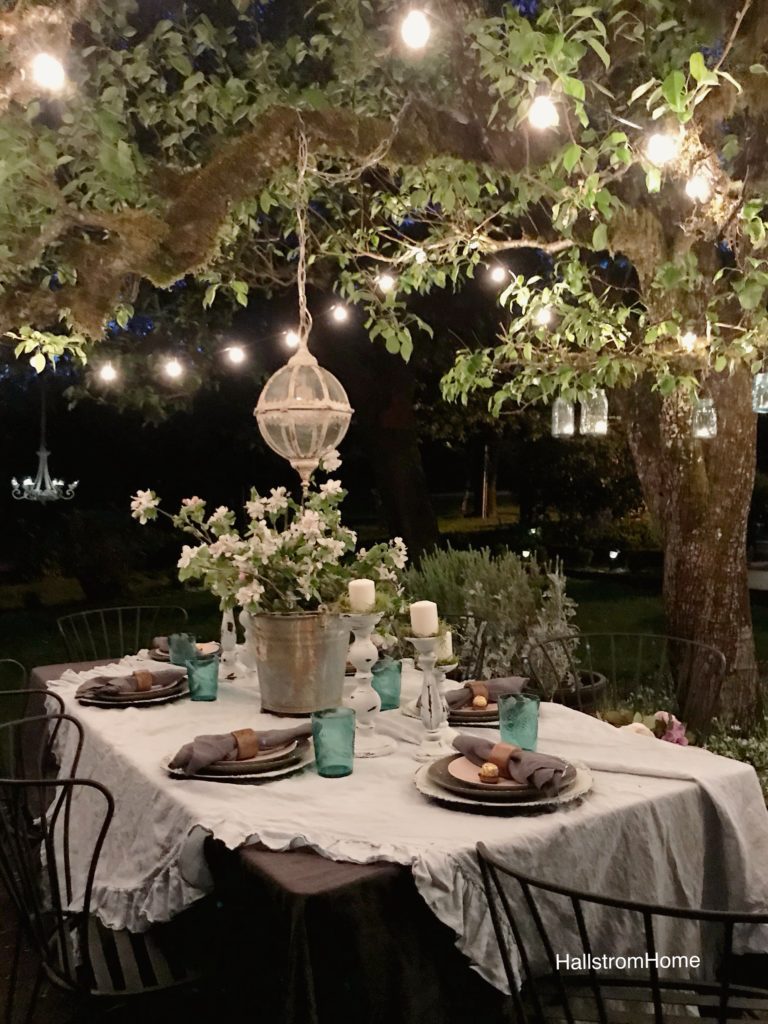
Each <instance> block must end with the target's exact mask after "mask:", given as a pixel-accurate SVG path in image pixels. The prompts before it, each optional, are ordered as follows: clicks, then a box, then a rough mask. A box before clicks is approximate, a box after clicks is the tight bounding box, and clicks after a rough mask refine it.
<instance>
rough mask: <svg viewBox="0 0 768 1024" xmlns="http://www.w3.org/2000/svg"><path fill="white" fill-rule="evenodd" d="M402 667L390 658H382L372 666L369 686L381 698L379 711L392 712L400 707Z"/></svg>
mask: <svg viewBox="0 0 768 1024" xmlns="http://www.w3.org/2000/svg"><path fill="white" fill-rule="evenodd" d="M402 671H403V666H402V665H401V664H400V662H399V661H394V660H393V659H392V658H382V659H381V661H377V662H376V664H375V665H374V666H373V678H372V679H371V686H372V687H373V688H374V690H375V691H376V693H378V695H379V697H381V710H382V711H394V710H395V708H399V707H400V687H401V685H402Z"/></svg>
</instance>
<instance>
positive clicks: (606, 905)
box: [477, 843, 768, 1024]
mask: <svg viewBox="0 0 768 1024" xmlns="http://www.w3.org/2000/svg"><path fill="white" fill-rule="evenodd" d="M477 856H478V860H479V862H480V870H481V872H482V876H483V885H484V887H485V895H486V899H487V900H488V907H489V909H490V913H491V919H492V921H493V928H494V931H495V933H496V939H497V941H498V944H499V949H500V952H501V958H502V961H503V963H504V970H505V973H506V976H507V980H508V982H509V988H510V993H511V1002H512V1006H513V1009H514V1012H515V1018H516V1021H517V1024H529V1022H535V1024H542V1022H544V1021H565V1022H567V1024H576V1022H581V1021H585V1022H586V1021H598V1022H599V1024H614V1022H615V1024H635V1022H637V1024H641V1022H646V1024H651V1022H653V1024H670V1021H678V1020H680V1019H681V1017H682V1016H686V1015H687V1016H696V1015H700V1016H702V1017H704V1018H706V1019H715V1020H717V1021H718V1024H725V1022H726V1021H731V1020H737V1019H739V1020H741V1019H743V1018H747V1019H750V1020H754V1019H758V1020H762V1021H765V1020H768V988H762V987H760V988H757V987H754V986H752V985H749V986H747V985H744V984H741V983H740V982H739V981H738V979H737V971H738V967H737V960H738V957H735V956H734V939H735V937H736V932H737V929H739V928H743V929H744V931H745V932H746V931H748V930H749V929H751V928H754V927H755V926H756V925H767V924H768V913H766V914H754V913H752V914H750V913H732V912H731V911H718V910H700V909H688V908H683V907H664V906H654V905H653V904H646V903H636V902H633V901H630V900H621V899H616V898H614V897H610V896H600V895H597V894H594V893H584V892H578V891H577V890H575V889H569V888H566V887H564V886H560V885H553V884H550V883H548V882H542V881H539V880H536V879H533V878H530V877H528V876H527V875H524V874H521V873H520V872H519V871H515V870H514V869H512V868H510V867H508V866H507V865H505V864H502V863H501V862H500V861H499V860H498V859H496V858H495V857H494V856H492V855H491V854H490V853H489V851H488V849H487V847H486V846H485V845H484V844H483V843H479V844H478V846H477ZM607 918H609V920H610V926H609V928H608V931H609V932H611V933H613V934H619V933H620V927H621V926H622V925H623V926H624V928H625V929H628V930H629V929H631V934H632V935H634V936H636V940H635V941H636V945H635V946H634V948H633V949H632V950H631V952H629V951H627V950H626V949H609V950H606V949H604V948H601V945H600V937H599V935H598V931H600V932H603V931H604V930H605V928H606V919H607ZM599 921H601V922H602V924H601V925H599V924H598V922H599ZM673 930H674V934H675V935H677V936H679V935H680V934H681V933H685V935H686V946H687V950H688V951H690V954H693V951H694V950H695V951H698V952H696V954H695V955H696V956H698V957H699V958H700V960H701V963H700V965H697V964H695V963H693V964H692V965H691V966H692V968H693V971H691V970H690V969H689V967H688V965H686V964H685V963H684V962H683V961H684V960H685V957H684V956H682V955H681V954H683V953H685V952H686V947H685V946H684V947H683V948H682V949H681V948H680V946H679V944H678V946H677V948H675V949H674V951H673V955H672V954H671V953H669V952H668V948H667V947H666V946H665V936H671V935H672V933H673ZM623 934H624V935H626V934H627V932H626V930H625V931H624V932H623ZM690 954H689V955H690ZM611 961H612V962H611ZM763 980H765V975H764V973H763V976H762V977H761V981H763ZM697 1011H698V1014H697Z"/></svg>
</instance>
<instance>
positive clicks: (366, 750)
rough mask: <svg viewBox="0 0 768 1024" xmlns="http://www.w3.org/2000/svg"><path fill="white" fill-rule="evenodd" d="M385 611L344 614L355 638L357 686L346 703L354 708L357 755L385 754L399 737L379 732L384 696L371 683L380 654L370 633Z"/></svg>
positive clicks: (352, 655) (352, 650)
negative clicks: (377, 729)
mask: <svg viewBox="0 0 768 1024" xmlns="http://www.w3.org/2000/svg"><path fill="white" fill-rule="evenodd" d="M382 614H383V613H382V612H370V613H367V614H366V613H359V614H351V615H342V617H341V618H342V621H343V622H345V623H346V624H347V625H348V626H349V629H350V631H351V632H352V633H353V634H354V637H355V639H354V641H353V643H352V645H351V647H350V648H349V655H348V657H349V660H350V662H351V663H352V664H353V665H354V666H355V684H356V685H355V688H354V690H353V691H352V693H350V694H349V696H348V697H345V698H344V704H345V705H346V706H347V707H350V708H353V710H354V712H355V721H356V730H355V757H383V756H384V755H385V754H393V753H394V752H395V750H396V749H397V741H396V740H394V739H392V737H391V736H382V735H381V734H380V733H378V732H376V719H377V717H378V715H379V712H380V711H381V697H379V695H378V693H377V692H376V691H375V690H374V688H373V686H372V685H371V680H372V679H373V672H372V668H373V664H374V662H375V661H377V659H378V657H379V652H378V650H377V649H376V644H374V642H373V640H371V633H372V632H373V631H374V629H375V628H376V625H377V623H378V621H379V619H380V618H381V616H382Z"/></svg>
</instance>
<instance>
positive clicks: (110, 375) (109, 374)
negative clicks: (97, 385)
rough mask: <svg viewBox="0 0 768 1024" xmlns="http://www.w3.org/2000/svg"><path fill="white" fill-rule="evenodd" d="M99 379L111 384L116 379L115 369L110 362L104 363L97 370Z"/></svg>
mask: <svg viewBox="0 0 768 1024" xmlns="http://www.w3.org/2000/svg"><path fill="white" fill-rule="evenodd" d="M99 379H100V380H103V381H104V383H105V384H111V383H112V382H113V381H116V380H117V370H116V369H115V368H114V366H113V365H112V363H104V365H103V366H102V367H101V369H100V370H99Z"/></svg>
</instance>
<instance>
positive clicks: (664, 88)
mask: <svg viewBox="0 0 768 1024" xmlns="http://www.w3.org/2000/svg"><path fill="white" fill-rule="evenodd" d="M661 94H662V96H663V97H664V99H665V100H666V101H667V104H668V105H669V107H670V109H671V110H674V111H675V113H680V112H681V111H682V110H684V109H685V97H686V91H685V75H684V74H683V72H682V71H677V70H676V71H670V73H669V74H668V75H667V77H666V78H665V79H664V81H663V82H662V83H661Z"/></svg>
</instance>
